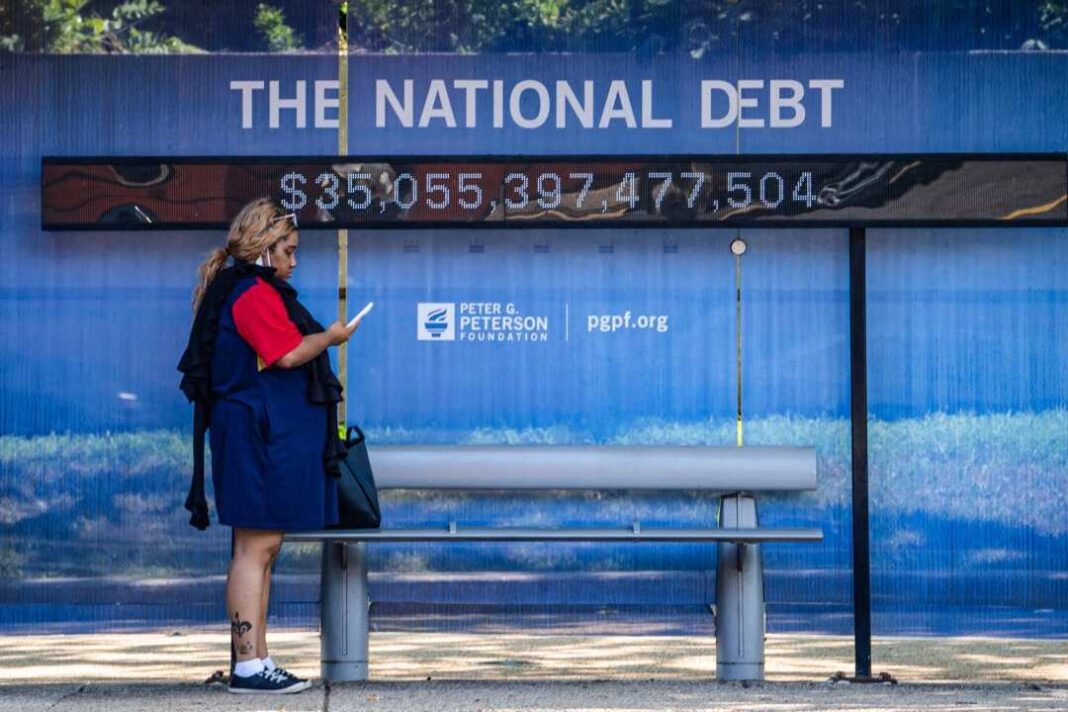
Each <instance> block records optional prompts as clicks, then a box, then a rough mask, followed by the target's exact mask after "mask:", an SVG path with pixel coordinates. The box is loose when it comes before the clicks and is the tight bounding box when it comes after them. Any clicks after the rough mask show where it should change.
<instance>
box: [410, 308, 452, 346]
mask: <svg viewBox="0 0 1068 712" xmlns="http://www.w3.org/2000/svg"><path fill="white" fill-rule="evenodd" d="M416 320H417V327H416V328H417V329H418V331H417V332H416V335H417V337H418V338H419V340H420V341H455V340H456V304H455V303H452V302H419V304H418V307H417V310H416Z"/></svg>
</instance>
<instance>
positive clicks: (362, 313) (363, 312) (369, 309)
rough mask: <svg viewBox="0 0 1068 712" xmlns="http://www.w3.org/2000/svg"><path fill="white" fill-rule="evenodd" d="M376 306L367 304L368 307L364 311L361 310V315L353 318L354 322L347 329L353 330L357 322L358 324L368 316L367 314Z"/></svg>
mask: <svg viewBox="0 0 1068 712" xmlns="http://www.w3.org/2000/svg"><path fill="white" fill-rule="evenodd" d="M374 305H375V303H374V302H367V306H365V307H364V308H363V309H361V310H360V313H359V314H357V315H356V316H354V317H352V321H350V322H349V323H348V324H346V325H345V326H346V328H349V329H351V328H352V327H353V326H354V325H355V324H356V322H358V321H359V320H360V319H362V318H364V317H365V316H367V312H369V311H371V309H372V308H374Z"/></svg>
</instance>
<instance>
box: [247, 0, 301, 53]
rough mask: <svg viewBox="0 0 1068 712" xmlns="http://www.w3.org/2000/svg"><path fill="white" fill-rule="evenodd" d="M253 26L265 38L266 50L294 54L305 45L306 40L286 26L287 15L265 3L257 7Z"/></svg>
mask: <svg viewBox="0 0 1068 712" xmlns="http://www.w3.org/2000/svg"><path fill="white" fill-rule="evenodd" d="M252 24H253V25H255V27H256V31H257V32H259V34H260V36H261V37H262V38H263V40H264V43H265V44H266V49H267V50H269V51H271V52H292V51H294V50H298V49H301V48H302V47H303V45H304V38H303V37H301V36H300V35H298V34H297V33H296V32H294V31H293V28H292V27H290V26H289V25H287V24H286V17H285V13H283V12H282V10H281V9H279V8H277V7H271V6H270V5H265V4H263V3H260V4H259V5H257V6H256V17H255V19H253V21H252Z"/></svg>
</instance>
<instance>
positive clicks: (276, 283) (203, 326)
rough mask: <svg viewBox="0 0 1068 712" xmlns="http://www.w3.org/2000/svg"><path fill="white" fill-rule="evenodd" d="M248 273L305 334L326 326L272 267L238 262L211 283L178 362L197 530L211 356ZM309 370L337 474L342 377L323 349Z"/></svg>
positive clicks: (201, 519)
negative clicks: (189, 419)
mask: <svg viewBox="0 0 1068 712" xmlns="http://www.w3.org/2000/svg"><path fill="white" fill-rule="evenodd" d="M249 277H260V278H261V279H263V280H264V281H265V282H267V283H268V284H269V285H271V286H272V287H273V288H274V289H275V290H276V291H277V292H278V293H279V295H281V297H282V302H283V303H284V304H285V307H286V312H288V314H289V318H290V319H291V320H292V321H293V323H294V324H295V325H296V327H297V330H299V331H300V333H301V334H303V335H305V336H307V335H308V334H317V333H319V332H321V331H325V329H324V328H323V326H322V324H320V323H319V322H317V321H316V320H315V318H314V317H312V315H311V313H310V312H309V311H308V310H307V309H305V308H304V305H303V304H301V303H300V302H299V301H298V300H297V290H295V289H294V288H293V287H292V286H291V285H290V284H289V283H288V282H286V281H284V280H281V279H278V278H277V277H276V276H275V273H274V269H273V268H271V267H260V266H259V265H255V264H251V263H248V262H240V261H239V262H236V264H234V265H233V266H232V267H227V268H225V269H223V270H221V271H220V272H219V273H218V274H217V275H216V276H215V279H213V280H212V282H211V284H209V285H208V288H207V290H205V293H204V296H203V298H202V299H201V302H200V307H199V308H198V309H197V313H196V317H195V318H194V319H193V328H192V329H191V330H190V332H189V344H188V345H187V346H186V348H185V353H184V354H182V360H181V361H179V362H178V370H179V371H181V372H182V382H181V385H180V386H179V387H180V388H181V389H182V392H183V393H185V397H186V398H188V399H189V400H190V401H191V402H192V403H193V479H192V482H190V484H189V495H188V496H187V497H186V500H185V508H186V509H188V510H189V511H190V512H191V513H192V516H191V517H190V518H189V523H190V524H191V525H193V526H194V527H196V528H197V529H207V528H208V523H209V519H208V501H207V497H206V496H205V493H204V436H205V433H206V432H207V429H208V427H210V426H211V405H212V398H213V395H212V381H211V358H212V354H213V353H214V350H215V338H216V336H217V335H218V333H219V321H220V319H221V318H222V310H223V308H224V307H225V306H226V303H227V301H228V300H229V299H230V295H231V294H232V293H233V291H234V288H235V287H236V286H237V285H238V283H240V282H241V281H242V280H244V279H247V278H249ZM301 368H304V369H307V371H308V400H309V401H310V402H312V403H321V404H322V405H324V406H326V433H324V443H323V467H324V469H325V471H326V473H327V474H329V475H331V476H332V477H338V476H339V474H340V473H339V471H338V463H339V462H340V460H341V459H342V458H343V457H345V445H344V443H343V442H342V440H341V439H340V438H339V437H338V430H337V404H338V402H339V401H340V400H341V390H342V389H341V382H340V381H338V379H337V376H335V375H334V372H333V370H331V368H330V357H329V355H328V354H327V352H326V351H325V350H324V351H323V352H322V353H321V354H319V355H318V356H316V357H315V358H314V359H312V360H311V361H309V362H308V363H306V364H304V365H303V366H301Z"/></svg>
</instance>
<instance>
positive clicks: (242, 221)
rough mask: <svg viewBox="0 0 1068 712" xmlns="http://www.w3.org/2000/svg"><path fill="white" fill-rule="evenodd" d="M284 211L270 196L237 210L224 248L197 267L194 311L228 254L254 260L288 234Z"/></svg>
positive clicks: (215, 251)
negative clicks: (283, 217)
mask: <svg viewBox="0 0 1068 712" xmlns="http://www.w3.org/2000/svg"><path fill="white" fill-rule="evenodd" d="M284 214H285V211H284V210H283V209H282V206H280V205H279V204H278V203H277V202H275V201H274V200H271V199H270V198H257V199H256V200H253V201H252V202H251V203H249V204H247V205H246V206H245V207H243V208H241V212H239V213H238V214H237V215H236V216H235V217H234V219H233V222H231V223H230V232H229V234H228V235H227V236H226V247H225V248H222V247H216V248H215V249H214V250H212V251H211V254H209V255H208V258H207V259H206V260H204V261H203V262H202V263H201V264H200V268H199V269H198V270H197V286H196V287H195V288H194V289H193V311H194V312H196V310H197V308H198V307H199V306H200V300H201V299H203V298H204V293H205V292H206V291H207V289H208V285H209V284H211V281H212V280H213V279H215V275H217V274H219V272H220V271H221V270H222V268H223V266H224V265H225V264H226V260H227V258H228V257H231V256H232V257H234V258H235V259H238V260H242V261H243V262H255V261H256V258H257V257H259V256H260V255H261V254H263V253H264V251H267V250H272V249H274V246H275V245H277V244H278V243H279V241H281V240H284V239H285V238H287V237H288V236H289V234H290V233H291V232H293V230H295V229H296V228H295V227H294V225H293V223H292V222H291V221H289V220H279V219H278V218H280V217H282V216H283V215H284Z"/></svg>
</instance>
